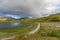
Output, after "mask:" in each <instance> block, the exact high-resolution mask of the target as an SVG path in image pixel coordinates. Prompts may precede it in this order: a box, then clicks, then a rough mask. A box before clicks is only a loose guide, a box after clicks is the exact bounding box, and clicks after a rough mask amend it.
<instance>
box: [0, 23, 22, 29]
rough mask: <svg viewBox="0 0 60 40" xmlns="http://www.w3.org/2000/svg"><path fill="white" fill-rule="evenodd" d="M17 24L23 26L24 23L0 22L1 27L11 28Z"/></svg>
mask: <svg viewBox="0 0 60 40" xmlns="http://www.w3.org/2000/svg"><path fill="white" fill-rule="evenodd" d="M15 26H23V24H21V23H19V22H0V29H4V28H11V27H15Z"/></svg>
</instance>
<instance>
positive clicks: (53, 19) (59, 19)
mask: <svg viewBox="0 0 60 40" xmlns="http://www.w3.org/2000/svg"><path fill="white" fill-rule="evenodd" d="M20 22H22V23H32V22H60V13H58V14H54V15H50V16H46V17H42V18H36V19H25V20H20Z"/></svg>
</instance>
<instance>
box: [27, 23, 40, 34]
mask: <svg viewBox="0 0 60 40" xmlns="http://www.w3.org/2000/svg"><path fill="white" fill-rule="evenodd" d="M39 29H40V23H38V26H37V28H36V29H34V30H32V31H31V32H29V33H28V34H34V33H36V32H37V31H38V30H39Z"/></svg>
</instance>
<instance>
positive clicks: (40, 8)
mask: <svg viewBox="0 0 60 40" xmlns="http://www.w3.org/2000/svg"><path fill="white" fill-rule="evenodd" d="M59 12H60V0H0V15H2V14H3V16H4V15H6V16H8V15H19V16H32V17H36V18H38V17H43V16H47V15H51V14H55V13H59ZM7 14H8V15H7Z"/></svg>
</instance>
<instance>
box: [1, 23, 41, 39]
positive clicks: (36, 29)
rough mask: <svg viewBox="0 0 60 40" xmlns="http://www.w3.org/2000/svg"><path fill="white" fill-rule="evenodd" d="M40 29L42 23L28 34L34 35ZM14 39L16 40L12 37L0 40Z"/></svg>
mask: <svg viewBox="0 0 60 40" xmlns="http://www.w3.org/2000/svg"><path fill="white" fill-rule="evenodd" d="M39 29H40V23H38V25H37V27H36V28H35V29H34V30H32V31H30V32H28V33H27V34H34V33H36V32H37V31H38V30H39ZM13 38H15V36H10V37H8V38H2V39H0V40H8V39H13Z"/></svg>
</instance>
